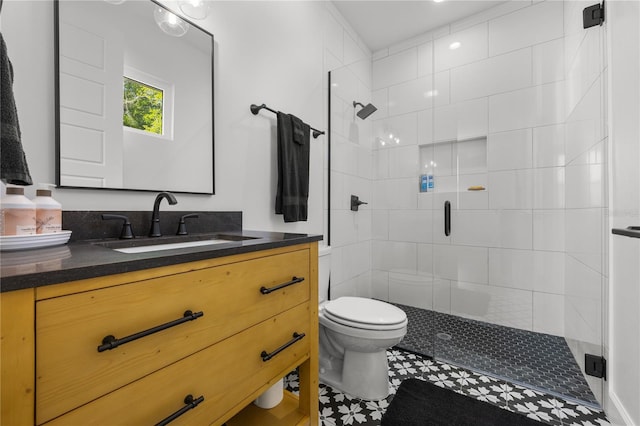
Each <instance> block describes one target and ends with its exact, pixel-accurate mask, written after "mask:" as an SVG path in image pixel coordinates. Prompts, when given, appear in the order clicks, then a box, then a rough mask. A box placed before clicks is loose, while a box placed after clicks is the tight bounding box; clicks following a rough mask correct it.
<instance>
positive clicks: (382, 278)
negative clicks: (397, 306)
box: [371, 269, 389, 301]
mask: <svg viewBox="0 0 640 426" xmlns="http://www.w3.org/2000/svg"><path fill="white" fill-rule="evenodd" d="M371 297H373V298H374V299H380V300H384V301H389V272H387V271H379V270H376V269H374V270H372V271H371Z"/></svg>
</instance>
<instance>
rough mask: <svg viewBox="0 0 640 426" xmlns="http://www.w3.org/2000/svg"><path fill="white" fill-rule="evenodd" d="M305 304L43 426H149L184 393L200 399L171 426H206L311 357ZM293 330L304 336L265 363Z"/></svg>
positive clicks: (171, 409)
mask: <svg viewBox="0 0 640 426" xmlns="http://www.w3.org/2000/svg"><path fill="white" fill-rule="evenodd" d="M309 315H310V310H309V303H305V304H303V305H299V306H297V307H295V308H293V309H290V310H288V311H286V312H284V313H282V314H280V315H278V316H276V317H274V318H271V319H269V320H266V321H264V322H262V323H260V324H258V325H257V326H255V327H252V328H250V329H248V330H245V331H243V332H241V333H238V334H236V335H234V336H232V337H230V338H229V339H226V340H224V341H223V342H221V343H219V344H217V345H214V346H211V347H209V348H207V349H205V350H203V351H200V352H197V353H195V354H194V355H191V356H189V357H188V358H185V359H183V360H181V361H178V362H176V363H175V364H171V365H169V366H168V367H166V368H163V369H161V370H159V371H156V372H155V373H153V374H150V375H149V376H146V377H144V378H142V379H140V380H137V381H135V382H133V383H130V384H129V385H127V386H125V387H123V388H120V389H118V390H116V391H114V392H112V393H110V394H108V395H105V396H103V397H102V398H99V399H97V400H95V401H93V402H90V403H89V404H87V405H84V406H82V407H80V408H78V409H76V410H74V411H72V412H70V413H67V414H65V415H64V416H61V417H58V418H57V419H54V420H52V421H51V422H49V423H47V425H83V426H86V425H105V424H109V425H136V426H138V425H153V424H156V423H158V422H160V421H161V420H163V419H164V418H166V417H167V416H169V415H171V414H172V413H174V412H175V411H177V410H179V409H180V408H181V407H182V406H184V403H183V400H184V398H185V396H186V395H189V394H190V395H193V397H194V398H198V397H200V396H203V397H204V401H203V402H202V403H200V404H199V405H198V406H197V407H195V408H193V409H191V410H189V411H188V412H186V413H185V414H184V415H182V416H180V417H179V418H178V419H176V420H174V421H173V422H172V423H171V425H172V426H173V425H205V424H210V423H211V422H213V421H215V420H216V419H219V418H220V417H221V416H223V415H225V414H226V417H228V413H229V411H230V410H232V409H233V410H234V412H235V411H239V409H240V408H242V407H238V406H237V404H238V402H239V401H242V400H246V398H247V397H249V396H250V395H251V394H252V393H253V392H255V391H256V390H258V389H259V388H260V386H262V385H264V384H265V383H267V382H268V381H269V380H271V379H277V378H278V377H280V375H284V374H286V373H287V372H288V368H290V367H291V366H293V365H295V364H297V363H299V362H302V361H303V360H304V359H307V358H308V357H309V355H310V353H309V349H310V339H309V338H308V336H309V323H310V320H309ZM294 332H297V333H304V334H305V337H303V338H302V339H300V340H298V341H297V342H295V343H293V344H291V345H290V346H289V347H287V348H286V349H284V350H282V352H280V353H279V354H277V355H275V356H274V357H273V358H272V359H270V360H269V361H266V362H265V361H263V360H262V358H261V356H260V354H261V352H262V351H267V352H270V351H273V350H274V349H276V348H278V347H280V346H282V345H284V344H285V343H287V342H289V341H290V340H291V338H292V335H293V333H294Z"/></svg>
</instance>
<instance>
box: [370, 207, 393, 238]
mask: <svg viewBox="0 0 640 426" xmlns="http://www.w3.org/2000/svg"><path fill="white" fill-rule="evenodd" d="M371 213H372V215H371V226H372V227H373V229H372V232H371V238H373V239H374V240H388V239H389V211H388V210H373V211H372V212H371Z"/></svg>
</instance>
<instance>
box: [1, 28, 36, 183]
mask: <svg viewBox="0 0 640 426" xmlns="http://www.w3.org/2000/svg"><path fill="white" fill-rule="evenodd" d="M0 179H2V180H3V181H4V182H6V183H11V184H15V185H32V184H33V181H32V180H31V174H30V173H29V166H28V165H27V157H26V156H25V154H24V150H23V149H22V139H21V134H20V124H19V123H18V110H17V109H16V101H15V99H14V97H13V67H12V65H11V61H9V56H8V55H7V45H6V44H5V42H4V37H3V36H2V33H0Z"/></svg>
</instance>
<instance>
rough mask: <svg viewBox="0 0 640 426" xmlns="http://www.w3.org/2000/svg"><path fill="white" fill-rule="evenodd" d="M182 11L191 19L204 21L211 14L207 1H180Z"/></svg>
mask: <svg viewBox="0 0 640 426" xmlns="http://www.w3.org/2000/svg"><path fill="white" fill-rule="evenodd" d="M178 5H179V6H180V10H181V11H182V12H183V13H184V14H185V15H187V16H188V17H190V18H193V19H204V18H206V17H207V15H208V14H209V3H207V2H206V1H205V0H180V1H179V2H178Z"/></svg>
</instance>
